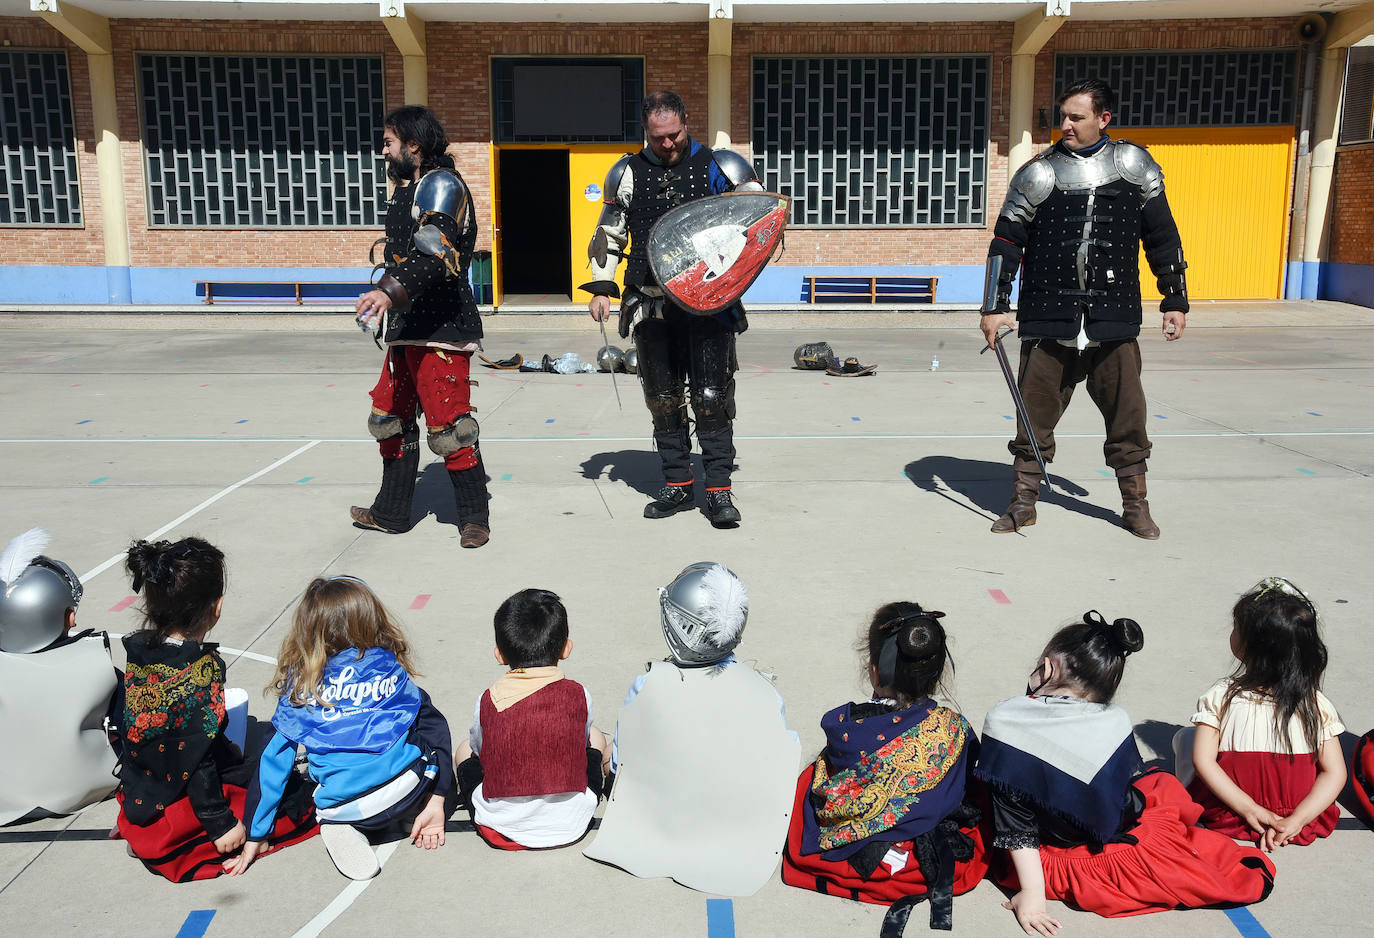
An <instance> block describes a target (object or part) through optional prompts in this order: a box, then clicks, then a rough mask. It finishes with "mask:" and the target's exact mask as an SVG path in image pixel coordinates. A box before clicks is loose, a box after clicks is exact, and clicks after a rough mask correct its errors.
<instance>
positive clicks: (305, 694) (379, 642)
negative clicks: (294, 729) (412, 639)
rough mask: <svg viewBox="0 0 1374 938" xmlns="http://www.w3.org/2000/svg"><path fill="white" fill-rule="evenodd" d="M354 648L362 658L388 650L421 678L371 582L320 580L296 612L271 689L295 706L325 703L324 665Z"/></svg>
mask: <svg viewBox="0 0 1374 938" xmlns="http://www.w3.org/2000/svg"><path fill="white" fill-rule="evenodd" d="M350 648H352V649H355V650H356V652H357V657H359V658H361V657H362V655H363V652H365V651H367V650H368V649H369V648H383V649H386V650H387V651H389V652H391V653H392V654H393V655H395V656H396V661H397V662H398V663H399V664H400V665H401V667H403V668H405V669H406V672H407V673H408V674H410V676H411V677H417V676H419V672H418V671H416V670H415V666H414V665H413V664H411V661H410V646H409V645H408V644H407V643H406V639H405V635H404V634H402V632H401V627H400V625H399V624H397V622H396V621H395V619H393V618H392V616H391V614H390V613H389V612H388V611H387V609H386V607H385V606H383V605H382V601H381V600H380V599H378V598H377V595H376V594H375V593H373V592H372V590H371V589H369V588H368V586H367V584H366V583H364V582H363V581H362V580H359V579H358V578H356V577H351V576H336V577H329V578H327V579H326V578H324V577H316V578H315V579H314V580H311V581H310V585H309V586H307V587H306V588H305V595H304V596H302V597H301V601H300V605H298V606H297V607H296V614H295V616H294V618H293V619H292V622H291V631H290V632H288V633H287V635H286V638H285V639H283V640H282V643H281V653H280V654H278V656H277V673H276V674H275V675H273V678H272V683H271V684H270V685H269V686H270V687H271V689H272V690H275V691H276V692H277V694H278V696H281V697H285V698H287V700H288V701H289V702H290V703H291V704H292V705H293V706H297V707H303V706H306V705H308V704H311V703H321V701H320V696H321V695H320V691H321V685H322V683H323V680H324V666H325V663H326V662H327V661H328V660H329V659H330V658H331V657H333V656H334V655H337V654H338V653H339V652H341V651H345V650H347V649H350ZM321 705H322V706H331V705H332V701H324V702H322V703H321Z"/></svg>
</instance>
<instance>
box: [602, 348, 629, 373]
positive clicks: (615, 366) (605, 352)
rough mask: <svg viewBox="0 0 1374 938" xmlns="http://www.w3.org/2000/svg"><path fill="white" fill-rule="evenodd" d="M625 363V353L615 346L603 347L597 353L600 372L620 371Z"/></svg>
mask: <svg viewBox="0 0 1374 938" xmlns="http://www.w3.org/2000/svg"><path fill="white" fill-rule="evenodd" d="M624 363H625V353H624V352H622V351H621V350H620V349H618V348H616V347H615V346H614V345H603V346H601V348H600V349H599V350H598V351H597V353H596V367H597V370H598V371H619V370H620V368H621V366H622V365H624Z"/></svg>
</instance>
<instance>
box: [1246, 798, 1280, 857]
mask: <svg viewBox="0 0 1374 938" xmlns="http://www.w3.org/2000/svg"><path fill="white" fill-rule="evenodd" d="M1237 813H1238V814H1240V818H1241V820H1242V821H1244V822H1245V823H1246V824H1247V825H1249V827H1250V829H1251V830H1252V831H1254V832H1255V833H1256V834H1259V835H1260V845H1261V847H1263V848H1264V849H1265V850H1266V851H1267V850H1268V849H1269V848H1268V847H1264V841H1265V840H1267V839H1268V835H1269V831H1270V829H1271V828H1273V827H1274V826H1275V825H1276V824H1278V823H1279V821H1280V820H1282V818H1280V817H1279V816H1278V815H1277V814H1275V813H1274V812H1273V811H1270V810H1269V809H1268V808H1264V807H1261V806H1259V805H1257V804H1255V803H1254V802H1253V801H1252V802H1250V806H1249V807H1248V808H1246V809H1245V810H1244V811H1242V812H1237Z"/></svg>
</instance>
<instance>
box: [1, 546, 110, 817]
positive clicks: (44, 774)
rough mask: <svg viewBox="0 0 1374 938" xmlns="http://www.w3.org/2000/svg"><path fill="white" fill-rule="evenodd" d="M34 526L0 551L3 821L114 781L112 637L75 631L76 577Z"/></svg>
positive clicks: (46, 809) (103, 791) (101, 791)
mask: <svg viewBox="0 0 1374 938" xmlns="http://www.w3.org/2000/svg"><path fill="white" fill-rule="evenodd" d="M48 540H49V535H48V532H47V531H44V530H43V529H42V528H33V529H31V530H29V531H26V532H25V533H23V534H21V535H19V536H18V537H16V538H15V539H14V540H12V541H10V544H9V546H8V547H7V548H6V549H5V552H4V554H3V555H0V753H4V759H3V760H0V824H12V823H18V822H22V821H32V820H37V819H39V818H45V817H53V816H56V815H62V814H69V813H71V812H72V811H75V810H77V809H78V808H83V807H85V806H86V805H88V804H93V803H94V802H97V801H100V800H101V799H103V798H107V797H109V796H110V794H111V793H112V792H113V791H114V787H115V774H114V770H115V761H116V758H115V748H114V747H113V746H111V739H110V735H109V733H108V732H107V726H115V725H117V724H118V712H119V711H120V710H122V709H123V702H122V699H121V698H120V696H119V694H118V693H117V691H118V687H119V683H120V679H121V678H122V675H121V674H120V673H119V671H117V670H116V669H115V666H114V662H113V661H111V659H110V637H109V636H108V635H106V634H105V633H104V632H95V631H92V630H90V629H87V630H85V631H83V632H75V631H74V629H75V628H76V607H77V605H78V604H79V603H80V602H81V594H82V588H81V582H80V581H79V580H78V579H77V578H76V574H75V573H73V572H72V569H71V567H68V566H67V565H66V564H65V563H63V562H62V561H60V560H53V559H52V558H50V557H45V556H43V553H42V552H43V549H44V548H45V547H46V546H47V544H48Z"/></svg>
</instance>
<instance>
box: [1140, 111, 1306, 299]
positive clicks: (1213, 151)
mask: <svg viewBox="0 0 1374 938" xmlns="http://www.w3.org/2000/svg"><path fill="white" fill-rule="evenodd" d="M1117 136H1120V137H1124V138H1126V139H1127V140H1134V141H1135V142H1136V143H1140V144H1143V145H1145V146H1147V147H1149V148H1150V154H1151V155H1152V156H1153V157H1154V158H1155V160H1157V161H1158V162H1159V165H1160V166H1162V167H1164V186H1165V191H1166V192H1167V193H1168V196H1169V205H1170V207H1171V208H1172V209H1173V211H1174V218H1175V219H1176V220H1177V221H1178V228H1179V232H1180V234H1181V235H1182V237H1183V254H1184V257H1185V258H1187V260H1188V292H1189V294H1190V296H1191V297H1192V299H1194V300H1223V299H1225V300H1241V299H1245V300H1249V299H1277V298H1279V297H1281V296H1282V290H1283V267H1284V244H1285V241H1286V239H1287V226H1288V205H1289V202H1290V198H1289V184H1290V180H1291V179H1292V176H1293V173H1292V165H1293V128H1292V127H1188V128H1166V129H1148V128H1145V129H1135V128H1131V129H1123V130H1120V131H1118V132H1117ZM1154 282H1155V278H1154V276H1153V275H1152V274H1151V273H1150V270H1149V267H1148V266H1147V265H1146V264H1145V258H1144V254H1143V253H1142V255H1141V259H1140V285H1141V288H1142V293H1143V294H1144V296H1145V298H1146V299H1147V300H1148V299H1150V298H1153V299H1156V300H1157V299H1159V294H1158V293H1157V292H1156V291H1155V289H1154Z"/></svg>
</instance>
